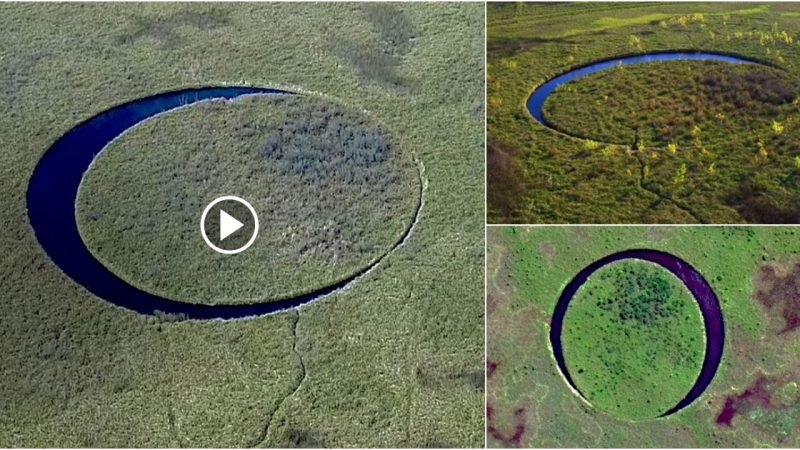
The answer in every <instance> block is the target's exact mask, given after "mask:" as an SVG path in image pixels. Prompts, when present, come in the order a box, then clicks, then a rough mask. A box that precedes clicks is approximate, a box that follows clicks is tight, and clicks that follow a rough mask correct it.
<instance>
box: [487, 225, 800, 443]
mask: <svg viewBox="0 0 800 450" xmlns="http://www.w3.org/2000/svg"><path fill="white" fill-rule="evenodd" d="M798 233H800V232H799V231H797V230H795V229H793V228H791V227H777V228H755V229H754V228H745V227H707V228H664V227H654V228H648V227H630V228H625V227H622V228H620V227H580V226H576V227H558V228H533V227H497V228H490V229H489V232H488V239H489V240H488V247H487V249H488V253H487V265H488V273H487V277H488V278H487V281H488V285H487V289H488V299H487V300H488V303H487V312H488V318H487V320H488V322H487V326H488V348H487V355H488V360H487V376H488V386H487V395H488V404H487V413H488V416H487V417H488V418H487V430H488V435H489V437H488V442H489V445H490V446H492V447H515V446H520V447H586V446H598V447H687V446H697V447H716V446H721V447H761V446H778V447H796V446H797V445H800V434H799V433H798V432H797V429H798V424H800V389H798V383H800V363H799V362H798V360H797V358H796V357H794V355H796V354H797V352H798V350H800V304H798V303H797V302H796V295H794V294H793V293H794V292H796V289H797V288H798V285H797V283H798V281H797V280H798V275H800V259H798V257H797V256H796V255H797V253H798V250H800V248H798V246H800V244H796V242H798V240H797V237H798ZM629 248H652V249H657V250H663V251H666V252H669V253H671V254H674V255H676V256H678V257H680V258H681V259H684V260H685V261H687V262H689V263H690V264H691V265H692V266H693V267H695V268H696V269H697V270H698V271H699V272H700V273H702V274H703V276H704V278H705V279H706V280H707V281H708V282H709V283H710V284H711V286H712V287H713V289H714V291H715V292H716V293H717V295H718V297H719V300H720V303H721V305H722V312H723V316H724V320H725V328H726V341H725V351H724V353H723V359H722V363H721V365H720V369H719V371H718V372H717V375H716V376H715V378H714V380H713V381H712V383H711V385H710V386H709V387H708V389H707V390H706V392H705V393H704V394H703V395H702V396H701V397H700V398H699V399H698V400H696V401H695V402H694V403H692V404H691V405H689V406H688V407H687V408H685V409H683V410H681V411H679V412H677V413H675V414H674V415H671V416H668V417H667V418H663V419H646V418H645V419H642V418H641V416H639V419H638V420H634V421H631V420H628V419H630V418H631V417H622V418H621V415H620V414H618V412H619V411H613V410H612V409H611V408H608V407H606V408H601V407H592V406H589V405H587V404H586V403H585V402H584V401H582V400H581V399H580V398H579V397H578V396H577V395H576V394H575V393H574V392H573V391H572V390H571V389H570V388H569V387H568V385H567V383H566V381H565V380H564V379H563V378H562V376H561V375H560V373H559V371H558V368H557V367H556V365H555V361H554V359H553V356H552V351H551V349H550V347H549V336H548V333H549V324H550V318H551V315H552V311H553V308H554V307H555V302H556V300H557V299H558V296H559V294H560V293H561V291H562V289H563V288H564V286H565V285H566V283H567V282H569V280H571V279H572V277H574V276H575V274H576V273H577V272H578V271H580V270H581V269H583V268H584V267H586V266H587V265H588V264H589V263H591V262H593V261H595V260H597V259H599V258H601V257H603V256H606V255H608V254H611V253H614V252H617V251H620V250H623V249H629ZM637 264H639V263H637ZM641 264H647V263H641ZM621 267H622V266H620V268H621ZM609 268H610V266H609ZM639 269H642V270H643V272H642V273H641V275H642V277H639V278H640V279H642V280H645V279H650V281H653V277H652V275H654V274H653V273H651V270H649V268H647V266H643V267H640V268H639ZM655 270H656V271H658V270H661V269H655ZM637 271H638V270H637ZM625 272H626V273H629V271H627V270H626V271H625ZM657 273H658V272H656V274H657ZM617 275H619V274H617ZM615 279H621V280H625V279H627V276H623V277H615ZM595 282H598V281H597V280H596V281H595ZM595 282H593V283H595ZM642 283H644V284H648V285H649V284H652V283H650V282H647V283H645V282H644V281H642ZM655 284H656V285H662V283H659V282H655ZM667 285H668V284H667ZM587 286H588V284H587ZM664 286H666V285H662V288H663V287H664ZM606 287H608V286H606ZM611 287H613V288H614V289H617V287H614V286H611ZM593 289H594V291H593V292H595V294H597V295H599V294H602V293H603V292H604V291H605V290H607V289H605V287H604V285H603V284H602V283H600V284H596V285H595V287H594V288H593ZM675 289H677V288H675ZM651 290H652V289H651ZM586 293H588V291H587V292H586ZM672 293H673V295H675V296H676V297H674V298H676V299H679V298H681V295H680V290H677V291H674V290H673V291H672ZM648 297H652V296H648ZM622 298H624V297H622ZM584 306H586V308H585V309H584V313H585V314H586V315H587V316H586V317H584V318H583V319H581V320H578V321H577V322H579V323H577V324H576V325H578V326H582V327H584V328H587V327H589V328H588V329H589V330H595V332H594V334H595V336H592V335H591V334H590V333H589V331H587V333H586V334H585V335H584V336H583V339H592V337H594V338H595V339H594V340H592V341H591V343H590V344H588V345H587V346H584V347H583V351H585V350H586V349H598V350H600V349H603V348H607V347H608V346H609V345H611V344H613V343H614V342H613V341H612V342H609V341H605V342H604V341H601V340H599V339H597V330H598V329H599V330H600V331H602V328H603V327H599V328H598V327H594V326H592V327H590V325H591V324H592V323H593V322H594V323H595V324H597V323H598V322H604V319H603V316H602V315H601V314H600V313H599V311H602V310H603V308H600V307H598V308H597V309H596V310H595V311H593V312H592V311H590V309H591V308H590V306H591V304H585V305H584ZM595 306H596V303H595ZM665 311H666V312H667V313H668V312H669V308H667V309H666V310H665ZM686 312H687V313H688V312H689V311H688V310H687V311H686ZM667 313H665V314H666V316H665V317H668V316H669V315H670V314H667ZM589 314H593V315H594V317H588V315H589ZM695 314H696V313H695ZM631 315H632V317H639V316H640V315H639V314H638V313H637V312H636V311H631ZM649 316H650V315H649V314H645V315H643V316H641V317H649ZM658 316H661V315H658ZM574 319H579V317H578V316H575V317H574ZM687 321H688V322H687V323H685V325H688V324H691V323H694V324H695V325H697V324H698V323H697V322H698V321H699V318H694V319H692V316H691V315H690V316H689V319H687ZM611 322H613V321H611ZM637 328H643V327H637ZM656 328H657V327H656ZM695 329H696V327H687V328H686V334H685V337H686V338H687V340H688V341H689V342H686V341H684V342H682V343H678V342H673V343H670V342H668V341H669V340H671V339H683V337H684V336H680V334H679V333H675V334H672V335H670V336H668V337H669V338H670V339H663V340H661V342H659V339H657V340H656V341H652V340H650V341H647V342H646V344H644V347H640V348H639V349H636V350H631V351H633V352H636V351H638V350H640V349H642V348H645V347H646V348H647V349H648V350H649V351H646V352H643V353H640V354H633V355H627V356H626V357H625V358H619V359H617V360H615V361H612V360H610V359H608V358H602V357H601V356H600V353H599V352H598V353H592V352H587V353H585V357H586V358H589V359H590V360H591V359H592V358H593V359H594V360H596V361H599V364H604V363H603V362H602V361H601V360H602V359H606V360H607V362H609V363H612V364H611V365H612V366H614V365H616V364H622V363H624V362H625V361H626V358H627V361H638V363H639V364H635V365H631V366H630V367H629V368H628V369H629V370H630V371H631V372H625V371H622V373H620V374H619V375H620V378H624V377H625V376H627V375H630V374H632V373H636V371H637V370H641V369H642V368H643V367H646V368H647V369H648V370H647V373H646V374H645V375H654V374H655V372H656V371H659V372H660V373H661V376H662V377H663V379H664V380H665V381H664V383H665V385H666V386H668V387H669V386H672V385H673V382H676V381H678V379H677V378H673V377H675V376H676V375H680V373H681V371H680V370H674V369H673V368H669V367H668V365H667V364H662V363H664V362H665V361H667V360H680V359H686V360H687V362H690V361H692V360H693V359H694V357H693V355H694V352H696V346H694V345H692V343H691V338H692V337H694V338H695V339H698V338H702V335H692V330H695ZM651 331H652V330H651ZM574 337H575V338H576V340H577V337H578V333H577V332H576V333H575V334H574ZM635 337H636V336H633V338H635ZM631 341H636V339H631ZM661 344H664V345H666V347H663V346H661ZM701 350H702V349H701ZM652 352H655V355H656V356H657V358H656V359H655V360H654V363H653V364H649V365H647V364H644V361H645V360H646V359H648V354H650V353H652ZM578 353H580V351H578ZM639 356H641V357H642V358H641V359H639ZM567 358H569V355H567ZM659 358H664V360H663V361H661V360H659ZM637 366H638V369H637ZM579 369H580V368H578V367H576V370H579ZM593 376H594V378H595V379H596V378H598V377H600V376H607V377H611V378H613V374H601V375H598V374H594V375H593ZM641 379H642V380H645V381H646V380H647V379H648V378H647V377H643V378H641ZM617 380H619V379H617ZM678 384H681V383H675V384H674V385H675V386H677V385H678ZM688 387H689V386H686V389H688ZM605 388H606V390H607V391H606V392H605V397H603V396H597V397H595V400H596V401H597V402H598V403H602V402H605V401H612V398H611V396H610V394H611V393H612V392H613V391H614V390H615V389H614V386H613V385H611V384H609V385H607V386H605ZM639 388H642V390H641V391H640V393H648V392H647V389H646V386H637V385H636V384H635V383H632V384H631V385H630V386H628V390H622V389H620V390H618V391H617V392H618V393H621V394H622V395H623V397H621V398H617V401H620V400H622V401H624V400H625V399H626V397H624V395H631V390H633V389H639ZM648 394H650V395H653V397H651V398H652V399H655V398H656V396H657V395H662V394H663V393H662V392H655V393H653V392H649V393H648ZM646 400H647V398H646V397H643V398H641V399H637V401H644V406H648V405H647V403H646ZM622 404H624V403H621V405H622ZM598 406H601V405H598ZM614 406H615V404H613V403H612V404H611V407H614ZM656 409H657V408H656ZM623 411H628V412H631V411H633V410H632V409H623ZM640 412H646V411H640Z"/></svg>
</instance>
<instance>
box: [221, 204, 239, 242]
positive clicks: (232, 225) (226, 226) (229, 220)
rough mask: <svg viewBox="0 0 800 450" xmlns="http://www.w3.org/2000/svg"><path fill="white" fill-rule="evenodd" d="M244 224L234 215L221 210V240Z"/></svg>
mask: <svg viewBox="0 0 800 450" xmlns="http://www.w3.org/2000/svg"><path fill="white" fill-rule="evenodd" d="M243 226H244V224H243V223H242V222H239V221H238V220H236V219H234V218H233V216H231V215H230V214H228V213H226V212H225V211H223V210H221V209H220V210H219V240H220V241H221V240H223V239H225V238H226V237H228V236H230V235H232V234H233V233H235V232H236V231H237V230H238V229H239V228H242V227H243Z"/></svg>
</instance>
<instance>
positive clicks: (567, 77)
mask: <svg viewBox="0 0 800 450" xmlns="http://www.w3.org/2000/svg"><path fill="white" fill-rule="evenodd" d="M672 60H699V61H724V62H728V63H733V64H737V63H758V61H755V60H752V59H747V58H744V57H741V56H732V55H727V54H723V53H710V52H658V53H647V54H644V55H633V56H623V57H619V58H612V59H604V60H602V61H598V62H595V63H591V64H588V65H585V66H581V67H578V68H576V69H573V70H570V71H569V72H566V73H563V74H561V75H559V76H557V77H555V78H551V79H549V80H547V81H546V82H545V83H544V84H542V85H541V86H539V87H537V88H536V90H535V91H533V94H531V96H530V97H529V98H528V102H527V106H528V112H530V113H531V115H532V116H533V117H534V118H535V119H536V120H537V121H539V123H541V124H542V125H544V126H547V127H550V125H549V124H548V123H547V121H546V120H545V117H544V114H543V113H542V107H543V106H544V102H545V101H546V100H547V97H548V96H550V94H551V93H552V92H553V91H554V90H555V89H556V88H557V87H558V86H561V85H562V84H564V83H568V82H570V81H572V80H575V79H577V78H580V77H582V76H585V75H589V74H590V73H594V72H599V71H601V70H604V69H609V68H612V67H616V66H618V65H627V64H639V63H646V62H653V61H672ZM550 128H552V127H550Z"/></svg>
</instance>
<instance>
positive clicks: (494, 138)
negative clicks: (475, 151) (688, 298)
mask: <svg viewBox="0 0 800 450" xmlns="http://www.w3.org/2000/svg"><path fill="white" fill-rule="evenodd" d="M487 20H488V44H487V48H488V55H487V64H488V68H487V77H488V78H487V80H488V84H487V91H488V98H487V104H488V110H487V121H488V122H487V130H488V149H487V150H488V154H487V158H488V160H487V167H488V173H487V180H488V186H487V193H488V219H489V221H490V222H491V223H634V224H636V223H698V222H700V223H797V222H798V221H800V185H798V183H797V181H798V179H800V150H798V149H797V146H796V145H794V143H795V141H796V140H797V139H798V137H800V122H798V118H800V115H798V114H799V113H798V109H797V104H796V99H797V95H798V85H799V84H800V82H799V81H798V77H797V75H796V73H797V67H798V65H799V64H800V39H797V38H798V36H797V33H796V31H795V30H796V29H797V28H798V25H800V14H798V11H797V5H796V4H778V3H761V4H744V3H740V4H735V5H734V4H724V3H714V4H709V3H688V4H687V3H683V4H670V3H658V4H630V3H591V4H586V3H573V4H563V5H549V4H540V3H517V4H489V6H488V18H487ZM671 50H705V51H714V52H722V53H732V54H737V55H741V56H744V57H747V58H751V59H755V60H758V61H762V62H763V63H765V64H766V65H758V64H737V65H731V64H728V63H719V62H717V63H712V62H699V61H694V62H680V61H660V62H651V63H646V64H641V65H631V66H623V67H618V68H613V69H607V70H603V71H601V72H597V73H594V74H592V75H589V76H587V77H585V78H579V79H577V80H574V81H572V82H570V83H567V84H565V85H562V86H561V87H560V88H559V89H558V90H557V91H556V92H555V93H554V94H553V95H552V97H549V98H548V99H547V101H546V102H545V105H544V106H545V108H544V113H545V118H546V119H547V120H548V121H549V122H550V123H551V124H552V125H553V127H554V128H555V129H551V128H548V127H546V126H544V125H542V124H540V123H539V122H537V121H536V120H535V119H534V118H533V117H532V116H531V115H530V114H529V113H528V111H527V109H526V100H527V99H528V97H529V96H530V94H531V93H532V92H533V91H534V90H535V89H536V87H537V86H539V85H540V84H541V83H543V82H545V81H546V80H548V79H550V78H552V77H554V76H556V75H559V74H561V73H563V72H566V71H568V70H570V69H572V68H575V67H578V66H582V65H585V64H588V63H591V62H594V61H597V60H600V59H607V58H611V57H614V56H621V55H629V54H640V53H648V52H659V51H671Z"/></svg>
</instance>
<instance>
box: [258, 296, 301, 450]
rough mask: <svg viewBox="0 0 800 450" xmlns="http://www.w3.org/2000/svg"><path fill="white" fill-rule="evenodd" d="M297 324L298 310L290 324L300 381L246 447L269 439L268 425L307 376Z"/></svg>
mask: <svg viewBox="0 0 800 450" xmlns="http://www.w3.org/2000/svg"><path fill="white" fill-rule="evenodd" d="M299 323H300V310H299V309H295V319H294V324H292V351H293V352H294V354H295V355H297V360H298V362H299V363H300V371H301V376H300V381H298V382H297V385H296V386H295V387H294V389H293V390H292V392H290V393H289V394H288V395H287V396H286V397H284V398H283V399H282V400H281V401H280V402H278V406H276V407H275V410H274V411H273V412H272V414H270V416H269V417H267V421H266V423H265V424H264V429H263V430H261V434H260V435H259V436H258V438H257V439H256V440H255V441H254V442H253V443H252V444H251V445H249V446H248V447H250V448H253V447H257V446H258V445H260V444H262V443H263V442H265V441H266V440H267V438H268V437H269V432H270V425H272V419H274V418H275V416H277V415H278V413H279V412H280V410H281V408H282V407H283V404H284V403H286V401H287V400H289V399H290V398H292V397H293V396H294V394H296V393H297V391H299V390H300V386H302V385H303V382H304V381H305V380H306V377H307V375H308V372H307V371H306V363H305V361H303V355H302V354H301V353H300V352H299V351H297V325H298V324H299Z"/></svg>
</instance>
